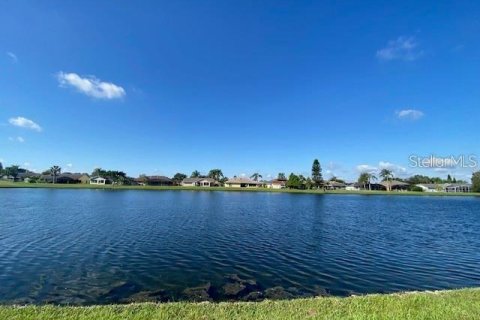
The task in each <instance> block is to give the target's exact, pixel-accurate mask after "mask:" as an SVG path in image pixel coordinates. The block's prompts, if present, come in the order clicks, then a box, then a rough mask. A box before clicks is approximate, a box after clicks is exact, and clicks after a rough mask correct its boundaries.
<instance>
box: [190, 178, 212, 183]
mask: <svg viewBox="0 0 480 320" xmlns="http://www.w3.org/2000/svg"><path fill="white" fill-rule="evenodd" d="M200 181H207V182H210V183H212V182H217V180H215V179H213V178H185V179H183V180H182V183H197V182H200Z"/></svg>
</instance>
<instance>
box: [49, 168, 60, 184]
mask: <svg viewBox="0 0 480 320" xmlns="http://www.w3.org/2000/svg"><path fill="white" fill-rule="evenodd" d="M61 172H62V168H60V167H59V166H53V167H51V168H50V175H51V176H52V177H53V183H54V184H55V183H56V182H57V176H58V175H59V174H60V173H61Z"/></svg>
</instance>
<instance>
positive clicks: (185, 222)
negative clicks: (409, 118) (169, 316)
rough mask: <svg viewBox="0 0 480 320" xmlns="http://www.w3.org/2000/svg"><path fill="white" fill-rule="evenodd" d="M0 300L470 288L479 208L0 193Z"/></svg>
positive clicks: (471, 201)
mask: <svg viewBox="0 0 480 320" xmlns="http://www.w3.org/2000/svg"><path fill="white" fill-rule="evenodd" d="M0 200H1V203H0V248H1V250H0V284H1V285H0V302H2V303H45V302H51V303H61V304H63V303H69V304H94V303H112V302H130V301H169V300H182V299H188V300H213V301H218V300H253V301H255V300H259V299H263V298H269V299H275V298H290V297H297V296H310V295H323V294H333V295H349V294H351V293H371V292H393V291H401V290H425V289H443V288H457V287H466V286H478V285H480V250H478V248H480V234H479V230H480V199H478V198H467V197H458V198H457V197H409V196H402V197H396V196H356V195H324V196H322V195H304V194H283V193H282V194H279V193H245V192H189V191H162V192H159V191H133V190H131V191H104V190H54V189H3V190H0Z"/></svg>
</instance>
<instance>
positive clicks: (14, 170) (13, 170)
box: [4, 165, 20, 181]
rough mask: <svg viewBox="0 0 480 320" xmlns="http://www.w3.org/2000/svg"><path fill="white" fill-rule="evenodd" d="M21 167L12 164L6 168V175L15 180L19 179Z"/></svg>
mask: <svg viewBox="0 0 480 320" xmlns="http://www.w3.org/2000/svg"><path fill="white" fill-rule="evenodd" d="M19 170H20V167H19V166H15V165H14V166H10V167H6V168H5V170H4V171H5V175H7V176H11V177H13V181H15V180H17V177H18V174H19Z"/></svg>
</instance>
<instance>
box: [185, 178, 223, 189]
mask: <svg viewBox="0 0 480 320" xmlns="http://www.w3.org/2000/svg"><path fill="white" fill-rule="evenodd" d="M181 185H182V187H215V186H218V182H217V181H216V180H215V179H212V178H185V179H183V180H182V182H181Z"/></svg>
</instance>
